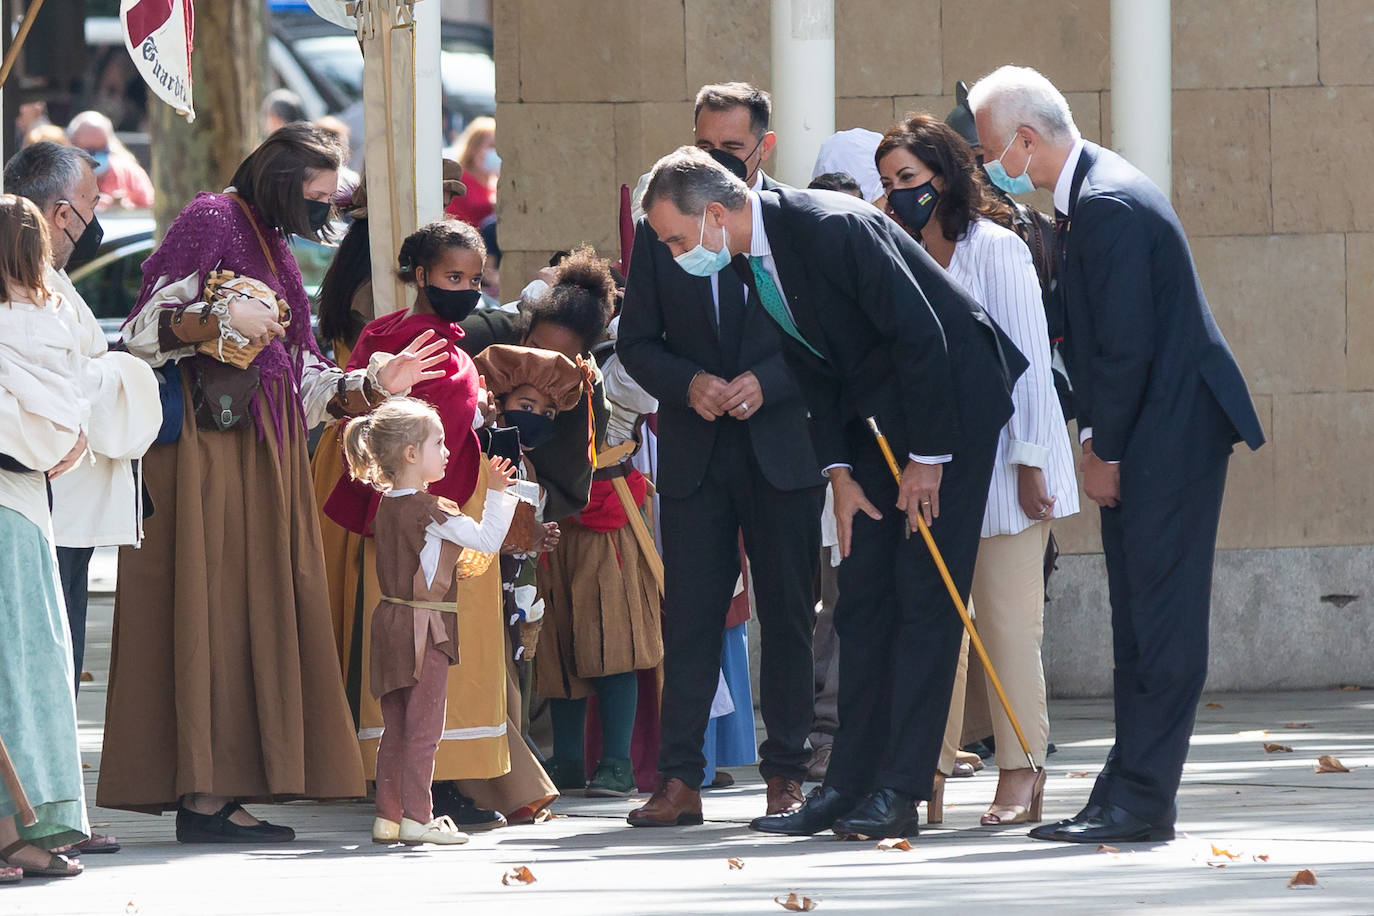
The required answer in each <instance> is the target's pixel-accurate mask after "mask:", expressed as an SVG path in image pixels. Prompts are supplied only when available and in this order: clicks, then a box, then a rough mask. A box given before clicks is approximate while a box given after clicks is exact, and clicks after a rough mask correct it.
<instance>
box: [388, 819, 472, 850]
mask: <svg viewBox="0 0 1374 916" xmlns="http://www.w3.org/2000/svg"><path fill="white" fill-rule="evenodd" d="M397 838H398V839H399V840H400V841H401V842H402V843H404V844H406V845H407V846H418V845H420V844H421V843H433V844H434V845H436V846H461V845H462V844H464V843H466V842H467V841H468V835H467V834H466V833H464V832H463V831H461V830H459V829H458V825H457V824H455V823H453V819H452V818H451V817H449V816H448V815H446V814H445V815H443V816H441V817H436V818H435V819H434V820H432V821H430V822H429V823H428V824H421V823H420V822H419V821H412V820H411V819H410V818H408V817H403V818H401V828H400V830H399V831H398V834H397Z"/></svg>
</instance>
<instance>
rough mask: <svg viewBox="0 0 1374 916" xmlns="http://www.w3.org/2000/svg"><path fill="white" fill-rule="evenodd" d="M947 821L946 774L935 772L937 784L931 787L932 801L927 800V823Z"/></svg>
mask: <svg viewBox="0 0 1374 916" xmlns="http://www.w3.org/2000/svg"><path fill="white" fill-rule="evenodd" d="M944 822H945V774H944V773H941V772H939V771H938V770H937V771H936V773H935V784H934V785H933V786H931V788H930V801H928V802H926V823H927V824H943V823H944Z"/></svg>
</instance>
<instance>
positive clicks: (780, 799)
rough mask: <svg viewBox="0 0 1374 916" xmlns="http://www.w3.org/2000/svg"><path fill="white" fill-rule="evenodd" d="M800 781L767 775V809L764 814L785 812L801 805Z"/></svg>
mask: <svg viewBox="0 0 1374 916" xmlns="http://www.w3.org/2000/svg"><path fill="white" fill-rule="evenodd" d="M804 800H805V799H803V798H802V790H801V783H799V782H797V781H796V780H795V779H788V778H787V777H786V776H770V777H768V811H767V814H766V816H771V815H774V814H786V813H787V812H789V811H795V810H797V809H798V808H800V807H801V805H802V802H803V801H804Z"/></svg>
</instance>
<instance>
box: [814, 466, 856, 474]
mask: <svg viewBox="0 0 1374 916" xmlns="http://www.w3.org/2000/svg"><path fill="white" fill-rule="evenodd" d="M835 468H844V469H845V470H846V471H852V470H854V465H852V464H827V465H826V466H825V467H823V468H821V473H822V474H824V475H825V476H826V477H829V476H830V472H831V471H832V470H834V469H835Z"/></svg>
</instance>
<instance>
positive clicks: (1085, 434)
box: [1078, 426, 1121, 464]
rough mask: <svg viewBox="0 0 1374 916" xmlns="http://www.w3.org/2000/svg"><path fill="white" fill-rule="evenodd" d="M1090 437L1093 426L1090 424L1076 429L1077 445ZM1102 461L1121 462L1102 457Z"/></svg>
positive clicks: (1107, 462)
mask: <svg viewBox="0 0 1374 916" xmlns="http://www.w3.org/2000/svg"><path fill="white" fill-rule="evenodd" d="M1092 437H1093V428H1092V427H1091V426H1087V427H1084V428H1083V429H1080V430H1079V431H1078V444H1079V445H1082V444H1083V443H1084V442H1087V441H1088V440H1089V439H1091V438H1092ZM1102 463H1103V464H1120V463H1121V462H1120V461H1107V460H1106V459H1103V461H1102Z"/></svg>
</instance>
